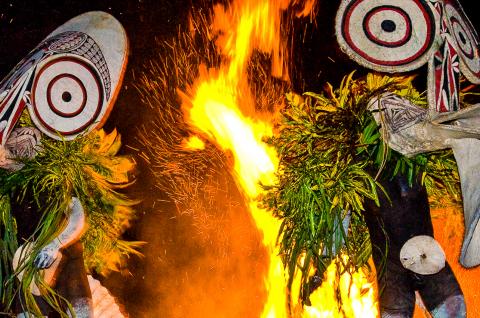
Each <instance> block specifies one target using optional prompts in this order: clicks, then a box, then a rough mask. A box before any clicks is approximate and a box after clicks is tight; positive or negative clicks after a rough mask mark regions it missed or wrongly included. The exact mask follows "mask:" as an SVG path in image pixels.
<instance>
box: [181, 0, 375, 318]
mask: <svg viewBox="0 0 480 318" xmlns="http://www.w3.org/2000/svg"><path fill="white" fill-rule="evenodd" d="M297 2H298V0H293V3H291V1H290V0H270V1H259V0H243V1H242V0H238V1H234V2H233V3H232V4H231V5H230V6H229V7H228V8H225V7H223V6H221V5H217V6H215V8H214V21H213V24H212V27H213V31H214V32H215V33H216V34H217V35H218V37H217V40H216V45H217V46H218V48H219V49H220V50H221V53H222V54H223V55H224V56H225V57H226V58H225V60H224V61H225V62H224V64H223V65H221V67H220V68H219V69H217V70H208V71H207V70H206V69H205V67H203V68H202V69H201V70H200V76H199V79H198V80H197V81H196V84H195V85H194V87H193V89H192V91H191V92H189V94H188V95H190V96H191V97H189V96H187V94H184V93H182V92H179V93H180V95H181V96H182V100H183V105H182V107H183V110H184V113H185V117H186V119H187V122H189V124H190V125H191V126H192V127H195V128H194V129H195V130H196V131H198V132H199V133H200V134H202V135H203V137H206V138H208V139H210V140H211V141H213V142H215V143H216V144H217V145H218V146H219V147H220V148H221V149H222V150H223V151H225V152H227V153H231V154H232V157H233V162H234V164H233V165H234V167H233V174H234V177H235V179H236V181H237V183H238V185H239V187H240V188H241V189H242V190H243V193H244V195H245V199H246V201H247V203H248V206H249V207H250V212H251V215H252V217H253V219H254V221H255V223H256V225H257V227H258V228H259V229H260V230H261V231H262V233H263V244H264V245H265V247H266V248H267V249H268V252H269V253H270V265H269V271H268V274H267V277H266V278H265V287H266V290H267V292H268V297H267V300H266V303H265V306H264V310H263V313H262V317H272V318H273V317H288V316H290V313H289V312H288V308H287V298H288V297H289V296H287V295H288V294H287V287H286V286H287V283H286V272H285V269H284V266H283V264H282V261H281V259H280V257H279V256H278V246H277V244H276V241H277V234H278V231H279V228H280V221H279V220H278V219H276V218H274V217H273V216H272V215H271V214H270V213H269V212H267V211H265V210H262V209H260V208H258V206H257V205H258V203H257V202H256V201H255V199H256V197H257V196H258V195H259V194H260V193H261V191H262V188H261V186H260V184H273V183H275V181H276V179H275V171H276V170H277V166H278V163H279V159H278V157H277V155H276V153H275V151H274V149H272V148H270V147H269V146H267V145H266V144H265V143H264V142H262V140H263V139H264V138H265V137H268V136H272V134H273V128H272V126H273V125H272V123H271V122H269V121H266V120H260V119H258V117H259V114H257V113H256V112H255V111H254V109H255V98H254V97H253V96H252V93H251V90H250V88H249V85H248V76H247V74H246V69H247V65H248V63H249V61H250V58H251V56H252V53H253V52H254V50H258V51H260V52H262V53H266V54H270V55H271V57H272V75H273V76H276V77H281V78H283V79H288V75H287V74H288V72H287V71H286V65H287V64H286V57H287V54H286V53H285V52H287V50H286V44H285V43H286V41H285V40H284V39H283V38H282V36H281V32H280V23H281V17H282V13H283V12H284V10H286V9H287V8H288V7H289V6H290V5H293V4H295V5H298V3H297ZM314 3H315V1H314V0H307V1H305V3H304V8H303V10H301V11H300V13H298V14H299V15H301V16H308V15H310V14H311V10H312V8H313V7H314ZM246 114H248V115H249V116H252V117H255V118H256V119H253V118H251V117H248V116H246ZM270 117H272V116H271V115H270ZM338 270H339V269H337V268H336V267H335V266H332V267H330V268H329V269H328V271H327V273H328V274H327V276H326V278H327V282H326V283H325V284H324V285H323V286H322V287H321V288H319V289H318V290H317V291H316V292H315V293H314V294H313V295H312V303H314V304H315V306H314V307H306V308H305V309H304V310H303V309H300V314H299V315H300V316H301V317H327V316H328V317H335V316H339V317H341V311H340V310H339V308H337V306H338V304H337V302H336V297H335V295H333V289H332V288H331V286H332V283H333V282H335V283H336V284H340V286H341V288H342V290H343V291H344V292H345V295H346V296H345V297H346V298H351V297H353V298H354V301H351V304H352V305H351V307H352V309H351V313H350V312H349V313H348V314H349V315H350V316H352V317H353V316H354V315H358V317H375V316H376V315H377V313H376V311H375V309H376V307H375V300H374V299H375V297H374V295H373V290H372V289H371V288H370V287H371V286H370V285H369V282H370V281H371V280H368V279H367V278H366V276H365V275H364V273H362V272H359V273H355V274H354V275H353V276H350V275H348V274H343V275H342V277H341V279H340V280H338V279H337V278H336V277H337V275H336V274H337V271H338ZM351 282H352V284H351ZM351 286H354V287H353V288H352V287H351ZM292 299H295V297H292ZM368 310H370V311H369V312H368ZM343 312H346V311H345V310H344V311H343Z"/></svg>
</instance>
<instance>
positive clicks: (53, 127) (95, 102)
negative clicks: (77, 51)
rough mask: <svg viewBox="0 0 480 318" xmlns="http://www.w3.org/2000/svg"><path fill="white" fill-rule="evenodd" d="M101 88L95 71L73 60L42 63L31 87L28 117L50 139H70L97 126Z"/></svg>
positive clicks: (101, 103) (102, 100) (60, 59)
mask: <svg viewBox="0 0 480 318" xmlns="http://www.w3.org/2000/svg"><path fill="white" fill-rule="evenodd" d="M103 92H104V88H103V86H102V82H101V79H100V77H99V75H98V72H97V71H96V70H95V68H94V67H93V66H92V65H91V64H89V63H88V62H86V61H85V60H83V59H81V58H78V57H76V56H66V57H65V56H64V57H57V58H52V59H47V60H45V62H44V63H42V64H41V65H39V69H38V72H37V74H36V76H35V80H34V83H33V87H32V103H31V105H30V108H29V110H30V113H31V116H32V119H33V120H34V122H35V124H36V125H37V126H38V127H39V129H40V130H41V131H42V132H44V133H45V134H47V135H48V136H50V137H52V138H57V139H59V138H60V137H59V135H62V136H63V137H64V138H66V139H73V138H74V137H75V136H76V135H77V134H79V133H81V132H83V131H85V130H87V129H88V128H90V127H93V125H94V124H95V123H96V122H97V120H98V116H99V114H100V113H101V110H102V107H104V93H103Z"/></svg>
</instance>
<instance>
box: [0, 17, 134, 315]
mask: <svg viewBox="0 0 480 318" xmlns="http://www.w3.org/2000/svg"><path fill="white" fill-rule="evenodd" d="M127 57H128V41H127V36H126V33H125V30H124V29H123V27H122V25H121V24H120V23H119V22H118V21H117V20H116V19H115V18H114V17H112V16H111V15H109V14H108V13H105V12H87V13H84V14H82V15H79V16H77V17H75V18H73V19H71V20H69V21H67V22H66V23H65V24H63V25H61V26H60V27H58V28H57V29H56V30H55V31H53V32H52V33H51V34H50V35H48V36H47V37H46V38H45V39H44V40H43V41H42V42H41V43H40V44H39V45H38V46H37V47H36V48H35V49H34V50H33V51H31V52H30V53H29V54H28V55H27V56H26V57H25V58H24V59H23V60H22V61H21V62H20V63H18V64H17V66H16V67H15V68H14V69H13V70H12V71H11V72H10V73H9V74H8V75H7V77H6V78H5V79H4V80H3V81H1V82H0V151H1V152H0V154H1V158H0V159H1V160H0V168H2V169H0V172H1V173H0V178H1V182H0V185H1V188H2V189H1V192H2V193H1V195H0V203H1V204H2V208H3V211H2V213H3V214H2V218H0V231H2V235H0V245H1V246H3V247H5V249H4V250H5V253H3V254H2V262H1V264H0V272H1V273H2V275H0V276H1V277H0V280H2V289H0V295H1V297H0V298H1V303H0V305H1V306H5V308H6V309H5V310H6V311H9V312H10V311H11V312H15V314H20V315H19V317H20V316H21V317H24V316H28V317H30V316H32V317H33V316H35V317H37V316H41V315H42V316H46V315H47V314H48V313H50V312H53V311H55V312H57V313H63V315H62V317H63V316H66V315H67V312H68V314H69V316H70V314H73V313H75V315H76V317H90V316H91V315H90V314H91V313H92V312H94V311H95V312H101V311H103V309H102V308H101V306H100V305H98V301H97V302H96V300H95V297H97V296H98V295H96V294H95V291H99V290H103V287H102V288H98V287H99V286H96V287H95V286H93V287H92V288H90V286H89V285H90V284H92V283H95V282H96V281H95V280H94V279H93V278H91V277H89V278H87V273H92V272H96V273H99V274H102V275H106V274H107V273H109V272H110V271H112V270H119V268H121V266H123V265H124V263H125V260H124V259H123V256H121V255H124V256H126V255H129V254H132V253H137V254H138V253H139V252H138V251H137V250H136V248H137V246H136V245H135V243H133V245H131V246H130V247H129V245H128V244H124V243H122V242H121V241H122V239H121V234H122V233H123V231H125V229H126V228H127V227H128V225H127V223H129V222H125V220H126V219H129V220H130V219H132V218H133V215H134V210H133V209H132V208H130V206H132V205H133V204H134V202H133V201H130V200H128V198H126V197H125V196H124V195H123V194H119V193H117V192H116V191H115V189H117V188H118V187H121V186H122V187H123V186H126V185H128V184H129V183H130V182H131V180H130V177H131V171H132V170H133V169H134V166H135V164H134V161H133V160H132V159H131V158H128V157H126V156H117V152H118V151H119V149H120V145H121V142H120V136H119V135H118V133H117V132H116V131H115V130H114V131H113V132H112V133H110V134H106V133H105V132H104V131H103V130H101V129H100V128H101V126H102V125H103V124H104V123H105V121H106V120H107V118H108V115H109V113H110V111H111V110H112V108H113V105H114V103H115V99H116V97H117V94H118V92H119V90H120V87H121V85H120V84H121V82H122V79H123V74H124V72H125V68H126V64H127ZM32 125H33V126H36V127H31V126H32ZM45 135H46V136H48V137H51V138H42V136H43V137H45ZM64 141H67V142H64ZM32 179H34V180H35V182H30V181H31V180H32ZM51 180H56V181H53V182H51ZM19 189H21V190H19ZM16 191H20V192H22V193H23V194H24V196H25V198H24V197H21V196H16V195H15V193H17V192H16ZM26 193H27V194H26ZM29 200H30V201H29ZM23 201H25V202H23ZM24 203H25V206H28V208H24V206H23V205H22V204H24ZM29 209H31V210H32V214H28V213H30V212H29V211H30V210H29ZM118 211H123V212H122V213H123V215H121V213H118ZM93 212H94V213H93ZM25 215H28V216H27V217H25ZM32 215H33V216H38V217H39V218H38V220H37V219H35V217H31V216H32ZM125 218H126V219H125ZM25 220H26V221H25ZM120 222H122V223H123V224H124V225H121V224H120ZM25 223H27V224H25ZM86 224H88V227H87V226H86ZM107 225H108V228H107ZM32 226H33V228H32V229H30V227H32ZM35 226H36V227H35ZM4 233H5V235H4ZM19 245H21V246H19ZM15 249H16V252H15V253H14V251H15ZM75 253H76V254H75ZM79 255H80V256H79ZM107 258H108V259H107ZM85 268H86V269H85ZM3 273H7V275H3ZM37 273H38V275H37ZM65 273H68V274H65ZM34 275H36V276H35V277H36V278H35V279H34V278H33V277H34ZM13 277H15V279H13ZM37 278H38V279H37ZM40 278H41V279H40ZM67 281H68V282H67ZM96 283H97V285H98V282H96ZM68 284H70V285H68ZM67 285H68V286H69V287H68V288H66V287H65V286H67ZM46 286H48V288H46ZM72 286H73V287H72ZM103 294H108V293H103ZM91 295H93V296H94V297H93V298H94V299H93V301H92V300H91V298H92V296H91ZM35 297H36V298H35ZM97 298H98V297H97ZM100 298H102V299H107V298H108V299H110V300H111V301H109V304H107V302H105V301H103V300H102V304H103V305H102V306H104V307H105V306H110V307H111V305H112V303H113V298H112V297H111V296H108V297H103V296H102V297H100ZM97 300H98V299H97ZM92 304H93V305H94V307H95V308H93V307H92ZM70 305H71V307H70ZM97 305H98V306H97ZM110 307H108V308H110ZM112 308H113V307H112ZM2 310H3V307H2ZM108 310H110V311H112V310H113V309H111V308H110V309H108ZM115 310H116V311H115ZM115 310H114V311H113V312H115V314H114V316H115V317H123V315H122V314H121V313H120V312H119V310H118V306H117V307H116V309H115Z"/></svg>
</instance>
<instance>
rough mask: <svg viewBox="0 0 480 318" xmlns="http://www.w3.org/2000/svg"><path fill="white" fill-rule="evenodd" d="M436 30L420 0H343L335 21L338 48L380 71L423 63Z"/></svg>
mask: <svg viewBox="0 0 480 318" xmlns="http://www.w3.org/2000/svg"><path fill="white" fill-rule="evenodd" d="M437 30H438V22H437V20H436V19H435V15H434V13H433V11H432V8H431V7H430V5H429V4H427V3H426V2H425V1H421V0H398V1H389V0H346V1H343V3H342V5H341V6H340V8H339V10H338V13H337V20H336V33H337V39H338V42H339V44H340V46H341V48H342V49H343V50H344V51H345V52H346V53H347V54H348V55H349V56H350V57H351V58H353V59H354V60H355V61H357V62H358V63H359V64H361V65H363V66H365V67H368V68H372V69H374V70H378V71H383V72H402V71H410V70H412V69H415V68H418V67H420V66H422V65H423V64H425V63H426V62H427V60H428V57H429V56H430V54H431V53H432V52H433V49H435V45H434V44H435V38H436V35H437Z"/></svg>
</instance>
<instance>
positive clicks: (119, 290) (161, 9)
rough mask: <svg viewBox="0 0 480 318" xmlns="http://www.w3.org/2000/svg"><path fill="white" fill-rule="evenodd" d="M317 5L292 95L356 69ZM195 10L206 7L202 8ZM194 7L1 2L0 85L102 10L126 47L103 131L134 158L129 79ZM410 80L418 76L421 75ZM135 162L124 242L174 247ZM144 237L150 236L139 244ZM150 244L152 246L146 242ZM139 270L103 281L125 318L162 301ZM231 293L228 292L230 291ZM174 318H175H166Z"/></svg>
mask: <svg viewBox="0 0 480 318" xmlns="http://www.w3.org/2000/svg"><path fill="white" fill-rule="evenodd" d="M318 2H319V5H318V8H317V9H318V14H317V18H316V27H313V25H309V26H307V29H306V30H307V32H306V33H305V34H306V37H305V39H304V41H302V40H300V38H298V39H296V40H295V42H296V46H297V49H296V51H295V52H296V55H295V57H294V61H295V64H296V68H297V71H298V74H300V75H298V77H297V78H296V77H295V76H294V79H296V81H294V86H295V89H296V90H299V91H300V90H313V91H319V90H320V89H321V88H322V86H323V85H324V84H325V82H327V81H329V82H331V83H332V84H333V85H334V86H336V85H337V84H338V83H339V82H340V80H341V78H342V77H343V76H344V75H345V74H346V73H348V72H350V71H351V70H353V69H361V68H360V67H359V66H357V65H356V64H354V63H353V62H351V61H350V60H349V59H348V58H347V56H346V55H344V54H343V53H342V52H341V51H340V49H339V48H338V45H337V42H336V40H335V34H334V17H335V12H336V10H337V7H338V4H339V2H340V1H339V0H318ZM461 2H462V4H463V6H464V9H465V11H466V12H467V14H469V15H470V17H471V18H472V20H473V21H472V22H473V23H474V24H475V25H476V26H477V29H479V26H480V21H479V20H478V19H476V15H475V12H476V11H475V7H476V5H475V4H476V1H466V0H463V1H461ZM202 3H204V4H205V3H208V4H210V5H211V2H208V1H203V2H202ZM196 5H199V1H196V0H195V1H193V2H192V1H189V0H177V1H172V0H103V1H94V0H55V1H53V0H10V1H8V0H0V79H1V78H3V77H4V76H5V75H6V74H7V73H8V72H9V71H10V69H12V68H13V67H14V66H15V64H16V63H17V62H19V61H20V60H21V59H22V58H23V57H24V56H25V55H26V54H27V53H28V52H29V51H30V50H32V49H33V48H34V47H35V46H36V45H37V44H38V43H39V42H40V41H41V40H42V39H43V38H44V37H46V36H47V35H48V34H49V33H50V32H51V31H53V30H54V29H55V28H57V27H58V26H60V25H61V24H63V23H64V22H66V21H67V20H69V19H70V18H72V17H74V16H76V15H78V14H81V13H83V12H86V11H91V10H102V11H106V12H108V13H110V14H112V15H113V16H114V17H116V18H117V19H118V20H119V21H120V22H121V23H122V24H123V26H124V28H125V29H126V32H127V35H128V37H129V40H130V55H129V63H128V65H127V70H126V74H125V78H124V81H123V89H122V90H121V91H120V93H119V96H118V99H117V102H116V105H115V108H114V109H113V111H112V114H111V116H110V118H109V120H108V122H107V125H106V128H107V130H111V129H112V128H113V127H116V128H117V129H118V130H119V132H120V133H121V134H122V137H123V138H122V140H123V144H124V148H123V149H124V150H123V151H124V152H125V153H127V154H130V155H135V152H134V151H133V150H132V149H135V148H138V147H139V146H138V141H137V139H136V133H137V128H138V127H139V126H140V125H141V123H143V122H145V121H147V120H149V116H150V115H149V109H148V108H147V107H145V105H143V104H142V101H141V96H139V93H138V91H137V90H136V88H135V87H134V86H135V84H136V79H137V78H138V77H139V75H140V74H142V72H143V70H145V68H146V67H147V66H146V65H147V63H148V61H150V60H152V59H153V60H155V59H157V58H158V54H159V53H158V44H156V43H158V42H157V41H163V40H168V39H170V38H172V37H173V36H175V34H176V32H177V29H178V26H179V25H185V24H186V23H187V18H188V13H189V11H190V9H191V7H192V6H196ZM417 72H418V73H421V74H425V73H426V68H422V69H420V70H419V71H417ZM300 78H301V80H300ZM422 82H424V81H422ZM137 161H138V163H139V180H138V181H137V183H136V185H135V186H134V188H133V189H132V190H131V192H132V195H133V196H136V197H140V198H142V199H143V202H142V204H140V205H139V207H138V211H139V215H140V218H139V220H138V222H137V224H135V226H134V227H133V228H132V229H131V230H130V231H129V232H128V233H127V236H129V237H130V238H132V239H139V240H147V239H150V238H151V237H157V239H159V238H158V237H162V240H164V241H168V242H167V243H165V244H170V245H175V244H179V239H177V238H176V236H177V235H179V234H178V233H177V232H176V231H175V226H172V227H168V229H169V230H167V231H165V230H163V231H158V232H156V231H157V230H158V229H159V228H160V225H159V224H165V223H166V222H167V220H168V219H169V217H170V216H169V215H168V213H162V214H158V213H157V212H155V211H153V210H152V209H151V208H150V207H151V206H152V202H153V201H154V200H155V198H154V197H152V194H154V195H156V196H160V197H161V196H162V194H161V193H158V191H157V190H155V189H154V186H153V184H152V182H151V178H149V172H148V169H147V167H146V163H145V162H143V161H142V159H140V158H138V159H137ZM147 225H149V226H147ZM157 225H158V227H157ZM162 228H163V229H165V227H162ZM145 229H147V231H146V232H147V233H150V234H149V235H150V236H149V235H146V236H145V233H146V232H145ZM150 244H151V245H155V244H156V243H155V241H153V242H150ZM179 248H181V246H179ZM144 262H145V261H144V260H142V259H137V258H135V259H132V262H131V264H130V272H131V275H127V276H120V275H119V274H118V275H117V274H115V275H112V276H110V277H109V278H108V279H107V280H106V281H104V283H105V284H107V285H108V286H109V287H110V288H111V290H112V291H113V292H114V294H115V295H116V296H117V297H119V299H120V300H121V301H122V302H123V303H125V307H126V309H127V311H128V312H130V316H131V317H141V316H144V315H145V312H146V310H145V308H146V307H148V306H151V305H152V304H153V303H155V299H156V298H161V297H165V295H162V294H160V293H159V294H149V293H148V292H146V291H145V290H144V289H143V288H142V286H143V285H142V280H149V279H156V277H149V274H148V273H147V272H146V270H145V266H144ZM232 288H235V286H233V285H232ZM171 292H172V293H178V297H179V298H181V297H182V295H181V291H179V290H172V291H171ZM225 297H228V295H225ZM225 301H228V300H225ZM162 316H163V315H162ZM173 316H175V315H173V314H172V317H173ZM191 316H192V317H196V316H198V315H196V314H192V315H191Z"/></svg>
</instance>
